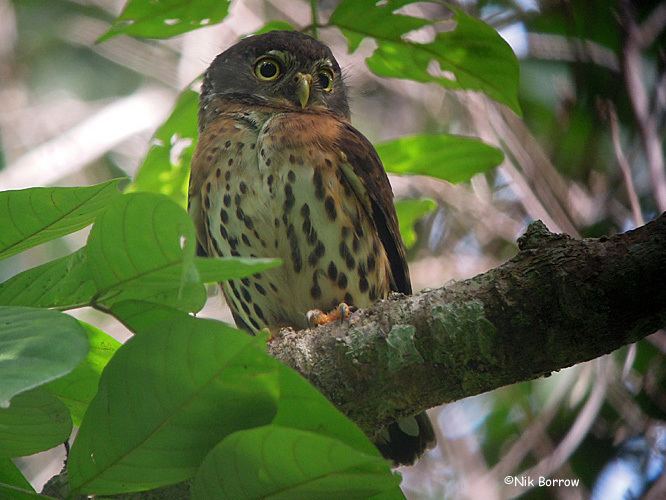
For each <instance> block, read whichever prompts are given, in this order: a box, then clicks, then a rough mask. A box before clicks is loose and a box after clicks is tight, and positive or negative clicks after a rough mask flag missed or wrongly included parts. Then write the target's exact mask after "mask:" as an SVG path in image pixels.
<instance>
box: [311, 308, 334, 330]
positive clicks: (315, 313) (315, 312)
mask: <svg viewBox="0 0 666 500" xmlns="http://www.w3.org/2000/svg"><path fill="white" fill-rule="evenodd" d="M326 316H328V315H327V314H326V313H325V312H324V311H322V310H320V309H310V310H309V311H308V312H307V313H306V314H305V319H307V321H308V328H314V327H315V326H319V325H325V324H326V323H328V321H326Z"/></svg>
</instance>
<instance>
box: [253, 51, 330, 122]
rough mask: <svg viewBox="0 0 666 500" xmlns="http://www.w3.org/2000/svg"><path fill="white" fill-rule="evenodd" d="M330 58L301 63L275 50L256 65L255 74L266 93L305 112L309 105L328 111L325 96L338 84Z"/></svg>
mask: <svg viewBox="0 0 666 500" xmlns="http://www.w3.org/2000/svg"><path fill="white" fill-rule="evenodd" d="M332 66H333V65H332V63H331V61H330V60H329V59H321V60H317V61H308V62H306V63H303V62H300V63H299V61H298V60H297V58H296V57H295V56H294V55H293V54H292V53H290V52H288V51H281V50H271V51H269V52H267V53H265V54H262V55H261V56H259V57H258V58H257V59H256V60H255V61H254V63H253V74H254V76H255V78H256V79H257V82H258V83H259V87H260V89H261V90H262V91H263V93H266V94H268V95H269V96H270V97H272V98H273V99H277V100H286V101H287V102H288V103H289V104H290V105H298V106H300V107H301V109H305V108H306V107H307V106H308V105H311V106H320V107H324V108H327V107H328V106H327V102H326V98H325V95H326V94H330V93H331V92H332V91H333V89H334V85H335V74H334V72H333V69H332Z"/></svg>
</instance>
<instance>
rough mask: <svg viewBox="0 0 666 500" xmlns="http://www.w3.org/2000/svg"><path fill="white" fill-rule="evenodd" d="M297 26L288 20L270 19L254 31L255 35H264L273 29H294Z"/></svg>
mask: <svg viewBox="0 0 666 500" xmlns="http://www.w3.org/2000/svg"><path fill="white" fill-rule="evenodd" d="M294 30H295V28H294V26H293V25H291V24H290V23H288V22H287V21H270V22H268V23H266V24H264V25H263V26H262V27H261V28H259V29H258V30H257V31H255V32H254V33H252V34H253V35H262V34H264V33H269V32H271V31H294Z"/></svg>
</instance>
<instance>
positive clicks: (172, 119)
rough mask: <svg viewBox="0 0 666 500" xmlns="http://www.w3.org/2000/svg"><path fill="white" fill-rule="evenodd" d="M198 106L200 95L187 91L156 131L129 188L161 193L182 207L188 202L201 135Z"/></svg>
mask: <svg viewBox="0 0 666 500" xmlns="http://www.w3.org/2000/svg"><path fill="white" fill-rule="evenodd" d="M198 109H199V94H197V93H196V92H194V91H193V90H186V91H184V92H183V93H182V94H181V95H180V97H179V98H178V102H176V105H175V107H174V109H173V111H171V115H170V116H169V118H168V119H167V120H166V121H165V122H164V123H163V124H162V126H160V128H159V129H158V130H157V132H156V133H155V137H154V138H153V140H152V146H151V148H150V150H149V151H148V154H147V155H146V158H145V159H144V160H143V163H142V164H141V166H140V167H139V170H138V172H137V174H136V179H135V180H134V183H133V184H131V185H130V187H129V190H130V191H149V192H153V193H161V194H165V195H167V196H169V197H170V198H172V199H173V200H174V201H175V202H176V203H178V204H179V205H181V206H183V207H184V206H185V205H186V204H187V183H188V179H189V174H190V162H191V160H192V154H193V153H194V148H195V147H196V143H197V138H198V130H197V111H198Z"/></svg>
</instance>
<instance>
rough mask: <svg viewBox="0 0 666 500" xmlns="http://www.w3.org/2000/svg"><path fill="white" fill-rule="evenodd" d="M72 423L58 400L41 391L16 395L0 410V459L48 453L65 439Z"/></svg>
mask: <svg viewBox="0 0 666 500" xmlns="http://www.w3.org/2000/svg"><path fill="white" fill-rule="evenodd" d="M71 432H72V420H71V419H70V418H69V412H68V411H67V408H66V407H65V405H63V404H62V403H61V402H60V401H59V400H58V398H56V397H55V396H53V395H52V394H49V393H48V392H47V391H45V390H44V389H42V388H38V389H33V390H32V391H29V392H26V393H23V394H19V395H18V396H16V397H15V398H13V399H12V402H11V405H10V406H9V408H0V457H22V456H25V455H32V454H33V453H37V452H39V451H44V450H48V449H49V448H53V447H54V446H57V445H59V444H61V443H64V442H65V440H66V439H68V438H69V435H70V433H71Z"/></svg>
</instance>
